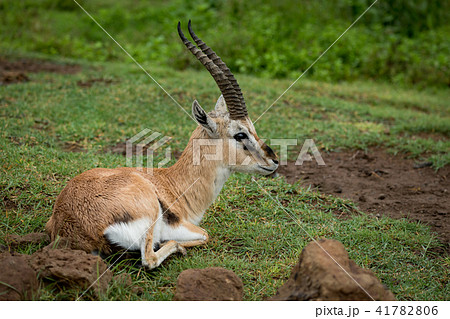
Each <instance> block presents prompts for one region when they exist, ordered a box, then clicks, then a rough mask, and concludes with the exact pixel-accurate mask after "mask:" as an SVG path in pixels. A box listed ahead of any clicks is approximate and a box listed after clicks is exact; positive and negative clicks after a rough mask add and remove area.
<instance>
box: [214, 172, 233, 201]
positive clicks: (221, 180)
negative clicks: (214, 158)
mask: <svg viewBox="0 0 450 319" xmlns="http://www.w3.org/2000/svg"><path fill="white" fill-rule="evenodd" d="M230 174H231V172H230V169H228V168H224V167H218V168H217V171H216V178H215V179H214V198H213V200H212V201H213V202H214V201H215V200H216V198H217V196H218V195H219V193H220V191H221V190H222V188H223V185H224V184H225V182H226V181H227V180H228V178H229V177H230Z"/></svg>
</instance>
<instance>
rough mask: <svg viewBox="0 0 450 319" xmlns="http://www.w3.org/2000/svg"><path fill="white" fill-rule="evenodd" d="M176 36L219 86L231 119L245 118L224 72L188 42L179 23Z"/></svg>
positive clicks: (239, 102) (234, 91)
mask: <svg viewBox="0 0 450 319" xmlns="http://www.w3.org/2000/svg"><path fill="white" fill-rule="evenodd" d="M178 35H179V36H180V38H181V40H182V41H183V43H184V45H185V46H186V48H188V50H189V51H191V53H192V54H193V55H195V57H196V58H197V59H198V60H199V61H200V62H201V63H202V64H203V65H204V66H205V67H206V69H207V70H208V71H209V73H210V74H211V75H212V77H213V79H214V80H215V81H216V83H217V85H218V86H219V89H220V91H221V92H222V94H223V97H224V99H225V102H226V105H227V108H228V112H229V113H230V118H231V119H239V118H243V117H245V116H247V112H246V111H245V113H244V112H242V111H241V100H240V98H239V96H238V94H237V92H236V90H235V89H234V86H233V83H231V82H230V80H229V79H228V77H227V76H226V75H225V74H224V72H223V71H222V70H221V69H220V68H219V67H218V66H217V65H216V64H215V63H214V62H213V61H212V60H211V59H210V58H209V57H208V56H207V55H206V54H204V53H203V52H202V51H201V50H200V49H198V48H197V47H196V46H195V45H194V44H192V42H190V41H189V40H188V39H187V38H186V37H185V36H184V34H183V32H182V31H181V23H180V22H178Z"/></svg>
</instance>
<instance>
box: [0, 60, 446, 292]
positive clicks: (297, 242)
mask: <svg viewBox="0 0 450 319" xmlns="http://www.w3.org/2000/svg"><path fill="white" fill-rule="evenodd" d="M146 67H147V69H148V70H149V72H150V73H151V74H152V75H153V76H154V77H155V78H156V79H158V81H159V82H160V83H161V85H162V86H163V87H164V88H165V89H166V90H167V91H168V92H170V93H171V94H172V95H173V97H174V98H175V99H176V100H177V101H178V102H179V103H180V104H181V105H182V106H183V107H184V109H185V110H187V111H189V110H190V105H191V103H192V101H193V99H198V101H199V102H200V104H202V106H203V107H204V108H205V109H211V108H212V107H213V106H214V103H215V100H216V99H217V97H218V95H219V92H218V89H217V88H216V86H215V83H214V81H213V80H212V79H211V78H210V75H209V74H208V73H207V72H206V71H202V72H196V71H193V70H188V71H183V72H179V71H174V70H172V69H170V68H167V67H162V66H154V65H146ZM29 77H30V78H31V81H30V82H28V83H22V84H15V85H9V86H0V97H1V98H0V125H1V127H2V131H1V135H0V150H1V157H0V159H1V160H0V164H1V166H0V169H1V175H0V198H3V203H2V204H1V205H2V213H1V215H0V233H2V234H5V233H14V234H26V233H28V232H32V231H43V229H44V225H45V223H46V221H47V220H48V218H49V217H50V215H51V211H52V207H53V204H54V201H55V199H56V196H57V195H58V194H59V192H60V191H61V190H62V188H63V187H64V186H65V184H66V183H67V181H68V180H69V179H71V178H73V177H74V176H76V175H77V174H79V173H81V172H83V171H85V170H88V169H91V168H94V167H117V166H124V165H125V158H124V157H122V156H119V155H115V154H111V153H108V152H105V151H104V150H105V148H107V147H109V146H112V145H115V144H116V143H118V142H123V141H124V140H125V139H126V138H128V137H131V136H133V135H134V134H136V133H138V132H139V131H141V130H142V129H144V128H150V129H152V130H155V131H158V132H161V133H163V134H165V135H167V136H171V137H173V139H172V141H171V142H170V146H171V148H172V149H173V150H177V151H181V150H182V149H183V148H184V146H185V145H186V143H187V140H188V138H189V135H190V132H191V131H192V130H193V129H194V128H195V126H196V125H195V123H194V122H192V120H191V119H190V118H189V117H188V116H187V115H186V114H184V112H182V111H181V110H180V109H179V108H178V106H177V105H175V104H174V103H173V101H172V100H171V99H170V98H169V97H167V96H166V95H165V94H164V92H163V91H162V90H161V89H159V88H158V87H157V86H156V85H155V84H154V83H152V81H151V80H150V79H149V78H148V77H147V76H146V75H145V74H143V72H142V71H141V70H140V69H138V68H137V67H136V66H135V65H134V64H131V63H127V64H120V63H97V64H87V63H85V64H83V70H82V72H80V73H78V74H75V75H61V74H49V73H38V74H29ZM99 77H103V78H108V79H113V80H114V82H113V83H112V84H110V85H106V84H103V83H95V84H94V85H93V86H92V87H90V88H81V87H79V86H78V85H77V81H80V80H86V79H89V78H99ZM238 79H239V82H240V83H241V87H242V89H243V91H244V94H245V96H246V101H247V104H248V107H249V113H250V116H251V117H252V118H253V119H256V118H257V117H258V116H259V115H260V114H261V113H262V112H263V111H264V110H265V109H266V108H267V107H268V106H269V105H270V104H271V103H272V102H273V101H274V100H275V99H276V98H277V97H278V96H279V94H280V93H281V92H283V91H284V90H285V89H286V88H287V87H288V86H289V85H290V84H291V82H290V81H289V80H269V79H258V78H255V77H251V76H245V75H238ZM449 102H450V95H449V93H448V90H439V89H433V90H424V91H415V90H412V89H409V90H408V89H396V88H395V87H393V86H390V85H383V84H376V83H372V82H356V83H352V84H348V83H340V84H329V83H324V82H315V81H310V80H307V79H302V80H300V81H299V82H298V83H297V84H296V85H295V86H294V87H292V89H291V90H290V91H289V92H288V93H287V94H286V95H285V96H284V97H283V98H281V99H280V101H279V102H278V103H277V104H275V105H274V106H273V107H272V109H270V110H269V111H268V112H267V114H266V115H265V116H264V117H262V118H261V119H260V120H259V121H258V122H257V123H256V128H257V130H258V133H259V135H260V136H261V137H263V138H269V139H272V138H298V139H299V140H301V141H302V140H304V139H305V138H314V140H315V142H316V144H317V145H318V146H319V147H320V148H321V149H322V150H323V151H339V150H342V149H345V148H351V149H355V148H357V149H367V148H369V147H381V148H385V149H386V150H387V151H389V152H392V153H405V154H407V155H408V156H410V157H411V158H415V159H416V160H418V161H419V160H431V161H432V162H433V164H434V167H435V168H436V169H438V168H439V167H442V166H444V165H448V163H449V161H450V158H449V153H448V151H449V149H450V141H449V136H450V131H449V128H450V111H449V108H448V105H449ZM269 141H270V140H269ZM66 143H76V144H77V145H79V146H81V147H82V148H83V149H84V152H78V153H73V152H67V151H65V150H64V145H65V144H66ZM159 156H162V154H160V155H159ZM256 180H257V182H258V183H259V184H260V185H261V186H262V187H263V188H264V189H265V190H266V191H268V192H270V194H272V196H273V197H274V198H276V200H277V201H279V202H281V203H282V204H283V206H284V207H285V208H286V209H287V210H288V211H289V212H290V213H291V214H292V215H293V216H295V218H296V219H297V221H298V222H299V223H300V225H301V227H300V226H299V225H298V224H297V223H296V221H294V220H293V219H291V218H290V217H289V216H288V215H287V214H286V213H285V211H284V210H282V209H281V208H280V206H279V205H278V204H277V202H275V201H273V200H272V199H271V198H270V197H268V196H267V194H266V193H265V191H264V190H263V189H261V188H260V187H259V186H258V184H257V183H255V182H254V181H253V180H252V178H251V176H247V175H241V174H236V175H234V176H232V177H231V178H230V180H229V181H228V182H227V183H226V185H225V188H224V189H223V191H222V193H221V194H220V196H219V198H218V199H217V200H216V202H215V203H214V205H213V206H212V207H211V208H210V209H209V210H208V212H207V214H206V217H205V219H204V220H203V222H202V224H201V226H202V227H204V228H205V229H206V230H207V231H208V232H209V234H210V237H211V241H210V242H209V243H208V245H206V246H202V247H195V248H192V249H189V250H188V254H187V256H185V257H182V256H178V255H177V256H172V257H170V258H169V259H168V260H166V261H165V262H164V263H163V264H162V266H161V267H159V268H157V269H156V270H153V271H150V272H145V271H144V270H142V269H140V268H139V267H137V266H135V265H134V262H133V260H126V261H122V262H120V263H118V264H117V265H115V266H114V267H113V272H115V273H116V274H117V273H120V272H128V273H130V274H131V275H132V278H133V285H136V286H141V287H142V288H143V291H144V293H143V294H140V295H138V294H136V293H135V292H132V291H131V290H130V289H128V288H126V287H125V286H124V285H122V284H120V283H113V284H112V285H111V286H110V289H109V290H108V292H107V293H106V294H104V295H101V296H100V297H99V298H100V299H101V300H170V299H171V298H172V297H173V294H174V290H175V283H176V278H177V276H178V275H179V273H180V272H181V271H182V270H184V269H188V268H203V267H210V266H221V267H225V268H228V269H231V270H233V271H234V272H235V273H236V274H237V275H238V276H239V277H241V278H242V280H243V282H244V299H246V300H261V299H263V298H265V297H268V296H271V295H273V294H274V293H275V291H276V289H277V288H278V287H279V286H281V285H282V284H283V282H284V281H285V280H286V279H287V277H288V276H289V273H290V270H291V268H292V266H293V265H294V264H295V263H296V262H297V259H298V256H299V254H300V252H301V250H302V248H303V247H304V246H305V245H306V244H307V243H308V242H309V241H311V238H310V237H309V235H308V234H307V233H306V232H305V231H304V230H306V231H307V232H308V233H309V234H310V235H311V236H312V237H313V238H322V237H326V238H334V239H337V240H340V241H341V242H343V244H344V245H345V247H346V248H347V250H348V251H349V254H350V257H351V258H352V259H354V260H355V261H356V263H357V264H358V265H360V266H362V267H365V268H368V269H371V270H372V271H373V272H374V273H375V274H376V275H377V276H378V277H379V278H380V279H381V280H382V282H383V283H385V284H386V285H387V286H388V287H389V288H390V289H391V290H392V291H393V292H394V294H396V296H397V298H398V299H400V300H448V299H449V297H450V291H449V289H450V288H449V286H448V284H447V283H448V281H449V279H450V278H449V270H448V269H449V263H450V260H449V258H448V257H442V256H437V255H435V254H433V253H432V250H433V248H435V247H437V246H438V245H439V243H438V241H437V240H436V234H434V233H432V232H431V231H430V229H429V228H428V227H427V226H425V225H423V224H420V223H415V222H410V221H407V220H405V219H402V220H393V219H389V218H384V217H383V218H375V217H372V216H369V215H366V214H364V213H363V212H359V211H357V210H356V209H355V207H354V205H353V204H352V203H351V202H349V201H345V200H342V199H338V198H334V197H331V196H325V195H323V194H320V193H317V192H314V191H311V190H307V189H304V188H301V187H300V186H299V185H298V184H297V185H289V184H287V183H286V182H285V180H284V179H283V178H277V179H266V178H262V177H256ZM7 207H8V209H7ZM342 212H344V213H347V214H349V215H350V218H348V219H339V218H338V217H337V216H338V215H339V214H340V213H342ZM302 228H303V229H304V230H303V229H302ZM1 237H2V238H1V239H0V244H4V239H3V236H1ZM38 248H39V247H38V246H33V245H32V246H29V247H25V248H23V250H22V252H26V253H32V252H33V251H35V250H37V249H38ZM81 293H82V291H77V290H74V289H64V288H62V289H61V288H60V287H59V286H58V285H57V283H54V284H51V285H48V286H46V287H44V288H43V289H42V292H41V297H40V298H41V299H42V300H55V299H56V300H66V299H76V298H77V296H79V295H80V294H81ZM95 298H96V297H95V296H93V295H91V294H86V295H85V296H83V299H95Z"/></svg>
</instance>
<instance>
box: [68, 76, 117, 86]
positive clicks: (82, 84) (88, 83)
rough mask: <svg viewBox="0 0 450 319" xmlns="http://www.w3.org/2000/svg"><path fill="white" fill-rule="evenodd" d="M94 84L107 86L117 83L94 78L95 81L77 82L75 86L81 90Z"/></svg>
mask: <svg viewBox="0 0 450 319" xmlns="http://www.w3.org/2000/svg"><path fill="white" fill-rule="evenodd" d="M95 83H102V84H106V85H109V84H113V83H117V81H115V80H111V79H104V78H95V79H89V80H86V81H78V82H77V85H78V86H79V87H82V88H90V87H91V86H92V85H94V84H95Z"/></svg>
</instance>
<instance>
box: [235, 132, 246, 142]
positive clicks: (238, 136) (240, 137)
mask: <svg viewBox="0 0 450 319" xmlns="http://www.w3.org/2000/svg"><path fill="white" fill-rule="evenodd" d="M233 137H234V139H235V140H236V141H238V142H240V141H242V140H245V139H247V138H248V136H247V134H245V133H237V134H236V135H235V136H233Z"/></svg>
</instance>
